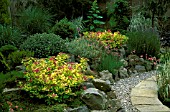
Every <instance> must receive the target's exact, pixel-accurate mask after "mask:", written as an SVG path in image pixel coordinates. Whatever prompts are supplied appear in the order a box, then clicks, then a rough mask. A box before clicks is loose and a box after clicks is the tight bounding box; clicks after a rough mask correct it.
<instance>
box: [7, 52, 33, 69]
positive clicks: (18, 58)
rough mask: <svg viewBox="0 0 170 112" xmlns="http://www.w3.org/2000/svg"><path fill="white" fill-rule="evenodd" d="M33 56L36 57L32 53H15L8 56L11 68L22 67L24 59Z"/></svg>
mask: <svg viewBox="0 0 170 112" xmlns="http://www.w3.org/2000/svg"><path fill="white" fill-rule="evenodd" d="M32 56H34V53H33V52H31V51H15V52H12V53H10V54H9V55H8V60H10V66H12V67H15V66H17V65H21V62H22V59H23V58H25V57H32Z"/></svg>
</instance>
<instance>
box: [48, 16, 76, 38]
mask: <svg viewBox="0 0 170 112" xmlns="http://www.w3.org/2000/svg"><path fill="white" fill-rule="evenodd" d="M76 30H77V28H76V25H75V24H73V22H71V21H69V20H68V19H67V18H63V19H61V20H60V21H59V22H57V23H56V24H55V25H54V26H53V27H52V29H51V32H52V33H54V34H56V35H60V36H61V38H63V39H66V38H69V39H73V37H74V34H75V33H76Z"/></svg>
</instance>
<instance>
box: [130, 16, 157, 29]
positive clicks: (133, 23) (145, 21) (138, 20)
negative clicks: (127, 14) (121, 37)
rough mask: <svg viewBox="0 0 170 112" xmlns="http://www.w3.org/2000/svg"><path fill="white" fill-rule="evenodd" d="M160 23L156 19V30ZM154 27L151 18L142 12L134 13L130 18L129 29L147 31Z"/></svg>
mask: <svg viewBox="0 0 170 112" xmlns="http://www.w3.org/2000/svg"><path fill="white" fill-rule="evenodd" d="M157 27H158V23H157V21H155V27H154V28H153V29H154V30H155V31H157V30H158V28H157ZM150 28H152V21H151V19H150V18H145V17H144V16H143V15H142V14H141V13H138V14H134V15H133V16H132V18H131V20H130V24H129V27H128V31H131V32H133V31H145V30H147V29H150Z"/></svg>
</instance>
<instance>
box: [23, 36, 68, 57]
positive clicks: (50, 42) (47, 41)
mask: <svg viewBox="0 0 170 112" xmlns="http://www.w3.org/2000/svg"><path fill="white" fill-rule="evenodd" d="M20 49H21V50H25V51H26V50H28V51H31V52H34V56H35V57H37V58H41V57H48V56H52V55H57V54H58V53H59V52H65V51H66V48H65V40H63V39H62V38H60V36H59V35H55V34H52V33H50V34H47V33H42V34H34V35H32V36H30V37H29V38H28V39H27V40H26V41H25V42H24V43H23V44H22V45H21V46H20Z"/></svg>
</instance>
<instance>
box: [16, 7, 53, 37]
mask: <svg viewBox="0 0 170 112" xmlns="http://www.w3.org/2000/svg"><path fill="white" fill-rule="evenodd" d="M51 20H52V15H51V14H50V13H48V12H47V10H43V9H41V8H38V7H31V6H30V7H28V8H27V9H25V10H23V11H22V12H20V17H19V19H18V24H19V27H20V28H21V30H22V31H24V32H26V33H29V34H35V33H43V32H47V31H48V29H49V28H50V26H51Z"/></svg>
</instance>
